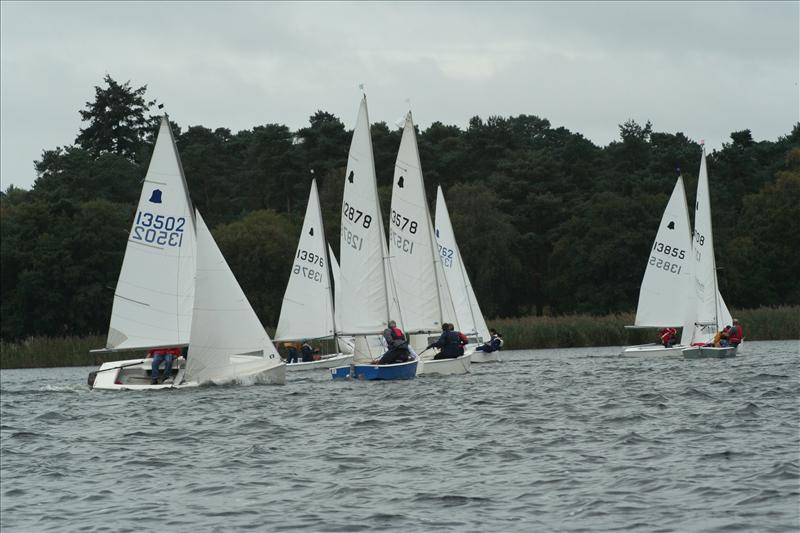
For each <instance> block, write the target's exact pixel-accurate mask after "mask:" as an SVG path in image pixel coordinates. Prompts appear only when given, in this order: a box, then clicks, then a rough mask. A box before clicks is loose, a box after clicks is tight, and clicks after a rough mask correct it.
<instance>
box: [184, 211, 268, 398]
mask: <svg viewBox="0 0 800 533" xmlns="http://www.w3.org/2000/svg"><path fill="white" fill-rule="evenodd" d="M236 356H251V357H246V358H240V359H238V360H237V358H236ZM252 356H255V357H252ZM282 364H283V363H282V362H281V359H280V357H279V356H278V353H277V351H276V350H275V347H274V346H273V344H272V340H271V339H270V338H269V335H268V334H267V332H266V331H265V330H264V327H263V326H262V325H261V322H260V321H259V320H258V317H257V316H256V313H255V311H254V310H253V308H252V307H251V305H250V302H248V301H247V297H246V296H245V295H244V292H243V291H242V288H241V287H240V286H239V283H238V282H237V281H236V278H235V277H234V275H233V272H231V269H230V267H229V266H228V263H227V262H226V261H225V258H224V257H223V256H222V252H220V250H219V247H218V246H217V243H216V242H215V241H214V238H213V237H212V236H211V232H210V231H209V230H208V227H207V226H206V224H205V222H204V221H203V218H202V217H201V216H200V214H199V213H197V281H196V287H195V297H194V310H193V317H192V328H191V343H190V344H189V355H188V360H187V363H186V378H185V380H186V381H196V382H198V383H205V382H215V383H220V382H226V381H231V380H235V379H237V378H239V377H241V376H245V375H248V374H250V373H252V372H254V371H263V370H268V369H270V368H273V367H277V366H280V365H282Z"/></svg>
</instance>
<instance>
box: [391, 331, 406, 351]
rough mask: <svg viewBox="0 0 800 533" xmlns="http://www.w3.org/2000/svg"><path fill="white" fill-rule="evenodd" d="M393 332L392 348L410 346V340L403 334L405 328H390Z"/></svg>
mask: <svg viewBox="0 0 800 533" xmlns="http://www.w3.org/2000/svg"><path fill="white" fill-rule="evenodd" d="M389 329H390V330H391V332H392V344H393V346H390V348H405V347H407V346H408V340H407V339H406V336H405V335H403V330H401V329H400V328H398V327H397V326H395V327H393V328H389Z"/></svg>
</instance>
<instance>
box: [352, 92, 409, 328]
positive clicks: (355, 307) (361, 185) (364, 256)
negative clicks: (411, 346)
mask: <svg viewBox="0 0 800 533" xmlns="http://www.w3.org/2000/svg"><path fill="white" fill-rule="evenodd" d="M340 239H341V240H340V247H339V261H340V262H341V273H340V278H339V279H340V286H341V290H340V292H339V295H340V300H338V301H337V306H338V308H339V317H340V321H341V322H340V323H337V324H336V327H337V329H338V330H339V332H341V333H344V334H345V335H357V334H376V333H380V332H382V331H383V329H384V328H385V327H386V321H387V320H389V318H390V317H389V296H388V291H387V279H386V265H384V259H385V257H386V244H385V237H384V236H383V223H382V219H381V214H380V208H379V203H378V184H377V181H376V177H375V162H374V159H373V154H372V139H371V137H370V131H369V116H368V114H367V99H366V97H364V98H363V99H362V100H361V106H360V107H359V110H358V118H357V119H356V125H355V128H354V129H353V139H352V141H351V144H350V153H349V155H348V159H347V169H346V171H345V180H344V194H343V198H342V217H341V236H340ZM396 320H397V322H398V324H400V323H401V320H399V319H396Z"/></svg>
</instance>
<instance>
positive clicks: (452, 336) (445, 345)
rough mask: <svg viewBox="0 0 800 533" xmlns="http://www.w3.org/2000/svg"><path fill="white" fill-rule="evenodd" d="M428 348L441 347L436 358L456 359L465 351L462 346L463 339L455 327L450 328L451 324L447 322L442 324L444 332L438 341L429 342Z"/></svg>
mask: <svg viewBox="0 0 800 533" xmlns="http://www.w3.org/2000/svg"><path fill="white" fill-rule="evenodd" d="M428 348H439V353H437V354H436V355H435V356H434V358H433V359H434V360H440V359H455V358H456V357H460V356H461V355H462V354H463V353H464V350H463V349H462V348H461V339H459V337H458V334H457V333H456V332H455V331H454V330H453V329H450V324H447V323H445V324H442V334H441V335H440V336H439V339H438V340H437V341H436V342H432V343H431V344H429V345H428ZM428 348H426V350H427V349H428Z"/></svg>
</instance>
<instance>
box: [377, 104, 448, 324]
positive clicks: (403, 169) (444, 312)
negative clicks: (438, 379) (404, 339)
mask: <svg viewBox="0 0 800 533" xmlns="http://www.w3.org/2000/svg"><path fill="white" fill-rule="evenodd" d="M389 257H390V262H391V267H392V269H391V271H392V275H393V276H394V282H395V283H394V284H395V289H396V290H397V299H398V302H399V305H400V313H401V316H402V318H403V323H404V325H405V328H406V333H417V332H439V331H441V327H442V323H445V322H453V323H455V322H456V315H455V311H454V310H453V302H452V299H451V297H450V291H449V289H448V287H447V280H446V279H445V275H444V272H443V270H442V264H441V260H440V256H439V252H438V247H437V244H436V237H435V236H434V232H433V224H432V222H431V216H430V211H429V209H428V200H427V197H426V195H425V183H424V180H423V177H422V165H421V163H420V159H419V149H418V147H417V138H416V132H415V130H414V123H413V121H412V117H411V112H409V113H408V114H407V115H406V120H405V125H404V127H403V135H402V138H401V140H400V148H399V150H398V153H397V161H396V163H395V167H394V181H393V185H392V211H391V218H390V222H389Z"/></svg>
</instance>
